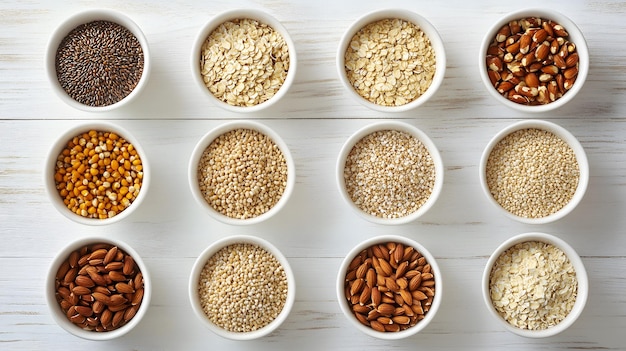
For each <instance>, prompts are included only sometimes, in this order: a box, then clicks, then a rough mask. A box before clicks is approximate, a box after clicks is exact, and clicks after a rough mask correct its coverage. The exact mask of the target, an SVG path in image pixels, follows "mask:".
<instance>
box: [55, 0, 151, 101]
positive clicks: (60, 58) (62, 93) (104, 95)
mask: <svg viewBox="0 0 626 351" xmlns="http://www.w3.org/2000/svg"><path fill="white" fill-rule="evenodd" d="M45 56H46V57H45V68H46V74H47V76H48V80H49V81H50V83H51V86H52V90H53V91H54V92H55V93H56V95H57V96H58V97H59V98H60V99H61V100H63V101H64V102H65V103H67V104H68V105H70V106H72V107H74V108H76V109H79V110H82V111H88V112H103V111H110V110H112V109H115V108H119V107H121V106H124V105H126V104H128V103H129V102H131V101H132V100H134V99H135V98H136V97H137V96H138V95H139V93H140V92H141V91H142V90H143V88H144V87H145V86H146V84H147V81H148V76H149V72H150V67H151V64H150V50H149V47H148V40H147V39H146V37H145V36H144V34H143V32H142V30H141V28H140V27H139V26H138V25H137V24H136V23H135V22H134V21H133V20H131V19H130V18H129V17H128V16H126V15H125V14H123V13H120V12H117V11H114V10H109V9H93V10H87V11H83V12H80V13H77V14H74V15H72V16H70V17H69V18H67V19H66V20H65V21H63V23H61V24H60V25H59V27H57V28H56V29H55V30H54V32H53V33H52V36H51V38H50V40H49V42H48V46H47V48H46V54H45Z"/></svg>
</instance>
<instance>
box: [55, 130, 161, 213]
mask: <svg viewBox="0 0 626 351" xmlns="http://www.w3.org/2000/svg"><path fill="white" fill-rule="evenodd" d="M149 184H150V166H149V163H148V159H147V157H146V153H145V152H144V150H143V148H142V146H141V145H140V144H139V142H138V140H137V139H136V138H135V137H134V136H133V135H132V134H131V133H130V132H129V131H127V130H126V129H124V128H122V127H120V126H118V125H116V124H113V123H108V122H89V123H81V124H78V125H76V126H74V127H71V128H69V129H68V130H66V131H65V132H63V133H62V134H61V135H60V136H59V137H58V138H57V139H56V141H55V142H54V144H53V145H52V147H51V148H50V150H49V152H48V155H47V158H46V162H45V166H44V185H45V189H46V193H47V194H48V198H49V199H50V201H51V202H52V205H54V207H55V208H56V209H57V210H58V211H59V212H60V213H61V214H62V215H64V216H65V217H67V218H69V219H71V220H73V221H75V222H78V223H81V224H87V225H107V224H111V223H116V222H118V221H121V220H122V219H124V218H126V217H128V216H129V215H130V214H131V213H132V212H134V211H135V210H136V209H137V208H138V207H139V206H140V204H141V203H142V202H143V200H144V199H145V197H146V194H147V192H148V187H149Z"/></svg>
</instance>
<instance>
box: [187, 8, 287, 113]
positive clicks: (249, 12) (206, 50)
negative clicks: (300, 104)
mask: <svg viewBox="0 0 626 351" xmlns="http://www.w3.org/2000/svg"><path fill="white" fill-rule="evenodd" d="M296 61H297V60H296V50H295V45H294V43H293V41H292V39H291V36H290V35H289V33H288V32H287V29H286V28H285V27H284V26H283V24H282V23H281V22H280V21H278V20H277V19H276V18H274V17H272V16H271V15H269V14H268V13H266V12H264V11H261V10H255V9H236V10H229V11H226V12H223V13H220V14H218V15H216V16H214V17H213V18H211V19H210V20H209V21H208V22H207V23H206V24H205V25H204V27H202V29H201V30H200V32H199V33H198V35H197V37H196V39H195V41H194V44H193V48H192V53H191V70H192V74H193V79H194V81H195V82H196V83H197V85H198V86H199V88H200V90H201V91H202V92H203V94H204V95H205V96H206V97H207V98H208V99H209V100H210V101H212V102H213V103H214V104H216V105H218V106H220V107H222V108H224V109H226V110H229V111H235V112H256V111H259V110H261V109H265V108H267V107H269V106H271V105H273V104H274V103H276V102H277V101H278V100H280V99H281V98H282V97H283V96H284V95H285V94H286V93H287V91H288V90H289V87H290V86H291V84H292V83H293V80H294V78H295V75H296Z"/></svg>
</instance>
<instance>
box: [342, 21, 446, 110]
mask: <svg viewBox="0 0 626 351" xmlns="http://www.w3.org/2000/svg"><path fill="white" fill-rule="evenodd" d="M336 63H337V70H338V73H339V79H340V81H341V83H342V85H343V86H344V87H345V90H346V91H347V92H348V94H349V95H350V96H352V97H353V98H354V99H356V100H357V101H358V102H360V103H362V104H363V105H365V106H366V107H368V108H371V109H373V110H376V111H383V112H401V111H407V110H410V109H413V108H415V107H417V106H420V105H422V104H423V103H425V102H426V101H427V100H429V99H430V98H431V97H432V96H433V95H434V94H435V92H436V91H437V89H439V87H440V85H441V83H442V82H443V78H444V75H445V70H446V53H445V48H444V45H443V40H442V39H441V37H440V36H439V32H438V31H437V29H436V28H435V26H433V25H432V24H431V23H430V22H429V21H428V20H427V19H426V18H424V17H422V16H421V15H419V14H417V13H414V12H411V11H407V10H405V9H383V10H377V11H373V12H370V13H368V14H365V15H363V16H362V17H360V18H358V19H357V20H355V21H354V22H353V23H352V24H351V25H350V27H349V28H348V29H347V30H346V31H345V32H344V34H343V36H342V37H341V40H340V42H339V48H338V50H337V59H336Z"/></svg>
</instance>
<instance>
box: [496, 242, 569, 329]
mask: <svg viewBox="0 0 626 351" xmlns="http://www.w3.org/2000/svg"><path fill="white" fill-rule="evenodd" d="M577 293H578V281H577V280H576V271H575V270H574V267H573V266H572V264H571V262H570V260H569V259H568V258H567V256H566V255H565V253H564V252H563V251H561V250H560V249H559V248H557V247H556V246H554V245H551V244H547V243H543V242H538V241H528V242H524V243H519V244H516V245H514V246H513V247H511V248H510V249H508V250H506V251H505V252H504V253H503V254H502V255H500V257H498V259H497V260H496V262H495V264H494V266H493V269H492V270H491V274H490V278H489V294H490V297H491V301H492V303H493V306H494V307H495V309H496V311H498V313H499V314H500V315H501V316H502V317H503V318H504V319H505V320H506V321H507V322H509V323H510V324H511V325H513V326H515V327H518V328H521V329H529V330H543V329H547V328H550V327H553V326H555V325H557V324H559V323H560V322H561V321H562V320H563V319H564V318H565V317H567V315H568V314H569V313H570V311H571V310H572V308H573V306H574V303H575V302H576V296H577Z"/></svg>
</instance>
